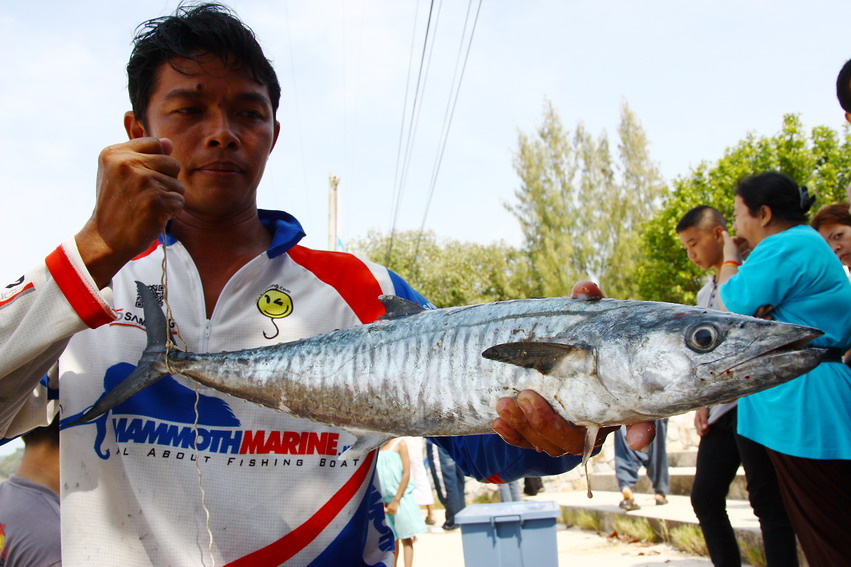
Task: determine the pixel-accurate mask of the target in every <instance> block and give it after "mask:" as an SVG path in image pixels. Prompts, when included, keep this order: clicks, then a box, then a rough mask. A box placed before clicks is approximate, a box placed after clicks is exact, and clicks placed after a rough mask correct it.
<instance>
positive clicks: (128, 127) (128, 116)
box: [124, 110, 148, 140]
mask: <svg viewBox="0 0 851 567" xmlns="http://www.w3.org/2000/svg"><path fill="white" fill-rule="evenodd" d="M124 130H125V131H126V132H127V137H128V138H129V139H131V140H135V139H136V138H144V137H145V136H147V135H148V134H147V132H145V125H144V124H142V122H141V120H136V114H135V113H134V112H133V111H132V110H129V111H127V112H125V113H124Z"/></svg>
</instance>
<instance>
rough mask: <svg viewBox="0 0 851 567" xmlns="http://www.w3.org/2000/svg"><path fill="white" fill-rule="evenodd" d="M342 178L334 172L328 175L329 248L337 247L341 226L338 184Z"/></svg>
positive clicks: (334, 248)
mask: <svg viewBox="0 0 851 567" xmlns="http://www.w3.org/2000/svg"><path fill="white" fill-rule="evenodd" d="M338 185H340V178H339V177H336V176H334V174H333V173H332V174H329V175H328V250H336V249H337V232H338V230H339V228H340V219H339V217H338V216H337V186H338Z"/></svg>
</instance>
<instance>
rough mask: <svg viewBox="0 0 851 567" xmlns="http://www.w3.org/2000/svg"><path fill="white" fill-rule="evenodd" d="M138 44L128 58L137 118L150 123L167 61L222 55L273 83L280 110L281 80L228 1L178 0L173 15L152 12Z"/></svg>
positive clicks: (275, 105)
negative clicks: (194, 0) (188, 1)
mask: <svg viewBox="0 0 851 567" xmlns="http://www.w3.org/2000/svg"><path fill="white" fill-rule="evenodd" d="M133 43H134V48H133V53H132V54H131V55H130V61H129V62H128V63H127V78H128V83H127V90H128V91H129V92H130V104H131V105H132V108H133V113H134V114H135V116H136V119H137V120H139V121H140V122H141V123H142V124H146V121H145V120H146V118H147V110H148V108H147V106H148V102H149V100H150V98H151V92H152V91H153V89H154V85H155V83H156V79H157V73H158V71H159V68H160V66H161V65H162V64H163V63H168V64H169V65H171V66H172V68H173V69H174V70H175V71H177V72H181V71H180V69H178V68H177V67H175V66H174V59H176V58H185V59H191V60H194V61H197V60H199V59H200V58H201V57H203V56H204V55H213V56H215V57H218V58H219V59H221V60H222V61H223V62H225V63H226V64H227V65H230V66H232V67H233V68H237V69H239V68H246V69H248V71H249V72H250V73H251V76H252V77H253V78H254V79H255V80H256V81H257V82H259V83H261V84H263V85H265V86H266V87H267V88H268V89H269V99H270V100H271V102H272V112H273V114H274V113H275V112H277V110H278V103H279V101H280V99H281V85H280V83H278V77H277V75H276V74H275V70H274V69H273V68H272V64H271V63H270V62H269V60H268V59H266V56H265V55H264V54H263V49H262V48H261V47H260V44H259V43H257V38H256V37H255V36H254V32H253V31H251V28H249V27H248V26H246V25H245V24H243V23H242V22H241V21H240V20H239V18H237V16H236V14H235V13H234V12H233V11H232V10H231V9H230V8H228V7H227V6H223V5H221V4H216V3H204V4H194V5H185V4H182V5H180V6H179V7H178V8H177V10H175V12H174V14H173V15H171V16H163V17H160V18H154V19H152V20H148V21H147V22H144V23H142V24H141V25H139V27H138V28H136V37H135V38H134V39H133Z"/></svg>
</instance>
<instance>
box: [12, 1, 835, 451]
mask: <svg viewBox="0 0 851 567" xmlns="http://www.w3.org/2000/svg"><path fill="white" fill-rule="evenodd" d="M175 5H176V2H174V1H173V0H167V1H162V0H161V1H157V2H154V1H146V0H137V1H134V2H115V1H111V0H110V1H87V0H80V1H76V2H60V1H58V0H51V1H47V2H37V3H34V2H26V3H25V2H6V3H4V5H3V8H2V10H0V69H2V73H3V80H2V88H0V183H2V187H3V201H4V205H3V207H0V237H2V241H3V242H4V243H5V247H4V250H3V256H2V259H3V261H2V262H0V281H4V280H5V281H12V280H14V279H17V277H18V276H19V275H20V274H21V273H22V272H24V271H25V270H27V269H28V268H30V267H31V266H34V265H35V264H37V263H38V262H40V261H41V259H42V258H43V257H44V256H45V255H46V254H47V253H48V252H49V251H50V250H52V249H53V248H54V247H55V246H56V245H57V244H58V243H59V242H60V241H62V240H63V239H65V238H67V237H69V236H71V235H72V234H74V233H75V232H76V231H77V230H79V228H80V227H81V226H82V224H83V223H84V222H85V220H86V219H87V218H88V216H89V214H90V213H91V210H92V207H93V204H94V180H95V173H96V164H97V155H98V152H99V151H100V150H101V148H103V147H105V146H107V145H110V144H114V143H119V142H122V141H124V140H125V134H124V131H123V127H122V115H123V113H124V111H125V110H127V109H128V108H129V104H128V102H127V96H126V77H125V75H124V70H123V69H124V64H125V63H126V60H127V56H128V55H129V51H130V39H131V37H132V33H133V30H134V28H135V26H136V25H137V24H138V23H140V22H141V21H143V20H145V19H147V18H151V17H156V16H159V15H162V14H165V13H168V12H170V11H172V10H173V8H174V7H175ZM229 5H231V6H232V7H233V8H234V9H235V10H236V11H237V12H238V13H239V15H240V16H241V17H242V19H243V20H245V21H246V22H247V23H248V24H249V25H250V26H251V27H253V28H254V30H255V32H256V33H257V35H258V37H259V38H260V40H261V43H262V45H263V46H264V49H265V50H266V52H267V55H268V56H269V58H270V59H272V61H273V63H274V65H275V67H276V69H277V71H278V74H279V78H280V80H281V83H282V86H283V99H282V104H281V109H280V110H279V113H278V118H279V120H280V121H281V123H282V134H281V138H280V141H279V143H278V146H277V147H276V149H275V150H274V152H273V154H272V157H271V158H270V162H269V165H268V166H267V170H266V171H267V173H266V176H265V178H264V181H263V183H262V185H261V188H260V192H259V202H260V205H261V206H262V207H265V208H282V209H285V210H287V211H289V212H291V213H293V214H295V215H296V216H297V217H298V218H299V219H300V220H302V222H303V224H304V225H305V228H306V229H307V232H308V237H307V240H306V244H307V245H309V246H314V247H318V248H321V247H324V246H325V243H326V227H327V217H326V214H327V186H328V176H329V174H331V173H333V174H335V175H337V176H339V177H340V179H341V182H340V207H341V236H342V237H343V239H344V240H349V239H352V238H357V237H362V236H364V235H365V234H366V233H367V231H369V230H371V229H375V230H380V231H383V232H388V231H389V230H390V227H391V224H392V218H393V202H394V194H395V193H394V191H395V187H396V183H395V181H394V180H395V179H396V168H397V153H398V152H399V147H400V145H399V138H400V131H401V129H402V125H403V115H404V116H408V115H407V114H405V113H404V106H403V103H404V101H405V90H406V84H407V80H408V78H407V77H408V72H409V69H410V66H409V61H410V55H411V46H412V43H413V44H414V46H415V47H414V49H415V52H416V56H415V60H418V57H419V53H420V50H421V48H422V40H423V34H424V30H425V22H426V18H427V14H428V11H429V7H430V4H429V2H427V1H426V0H420V1H416V0H395V1H391V0H380V1H379V0H345V1H343V0H309V1H308V0H275V1H271V0H269V1H266V0H250V1H249V0H244V1H234V2H230V3H229ZM475 8H476V4H474V5H473V6H472V10H473V11H475ZM438 9H439V19H437V20H436V24H435V23H433V24H432V25H433V26H436V32H435V35H434V37H435V38H436V39H435V43H434V51H433V52H432V54H431V57H430V61H431V64H430V66H429V74H428V78H427V81H426V83H425V92H424V95H423V97H422V99H421V103H420V112H421V114H420V117H419V122H418V128H417V130H416V132H417V135H416V138H415V140H414V145H413V151H412V153H411V160H410V166H409V170H408V175H407V182H406V184H405V185H404V189H403V193H402V198H401V204H400V207H399V211H400V213H399V216H398V219H397V223H396V226H397V228H399V229H403V230H407V229H418V228H419V227H420V225H421V224H422V222H423V212H424V209H425V206H426V201H427V195H428V193H429V191H430V187H431V184H430V179H431V176H432V171H433V168H434V163H435V160H436V156H437V153H438V150H439V148H440V143H439V140H440V131H441V126H442V125H443V116H444V113H445V109H446V106H447V100H448V98H449V96H450V85H451V81H452V77H453V72H454V69H455V65H456V60H457V54H458V51H459V46H461V45H463V44H462V40H461V38H462V31H463V24H464V18H465V15H466V14H467V11H468V3H467V2H461V1H460V0H443V2H442V3H440V2H439V1H436V2H435V4H434V10H435V12H438ZM849 15H851V4H849V3H848V2H847V1H845V0H832V1H819V0H814V1H811V2H806V3H802V2H793V1H788V0H771V1H769V0H736V1H732V0H716V1H712V2H708V1H697V0H645V1H642V2H635V1H633V0H612V1H607V0H598V1H590V0H583V1H579V0H565V1H560V2H556V1H540V0H528V1H523V2H519V1H514V2H511V1H508V0H484V1H483V2H482V7H481V12H480V15H479V19H478V24H477V27H476V31H475V35H474V38H473V43H472V47H471V49H470V55H469V59H468V61H467V66H466V71H465V74H464V76H463V82H462V84H461V90H460V94H459V97H458V103H457V107H456V109H455V113H454V119H453V122H452V125H451V130H450V133H449V136H448V141H447V143H446V149H445V154H444V157H443V160H442V165H441V168H440V171H439V176H438V178H437V183H436V184H435V185H434V194H433V199H432V203H431V206H430V208H429V212H428V217H427V218H426V221H425V227H426V228H427V229H431V230H434V231H435V232H436V233H437V234H438V235H440V236H442V237H447V238H454V239H458V240H462V241H475V242H481V243H487V242H493V241H497V240H504V241H506V242H508V243H509V244H512V245H519V244H520V242H521V235H520V230H519V227H518V225H517V223H516V221H515V220H514V218H513V217H512V216H511V215H510V213H508V212H507V211H506V210H505V206H504V205H505V203H507V202H511V201H512V199H513V196H514V191H515V190H516V189H517V188H518V185H519V180H518V177H517V175H516V174H515V172H514V170H513V167H512V156H513V152H514V151H515V150H516V148H517V133H518V131H519V130H522V131H526V132H530V131H532V130H533V129H534V128H535V127H536V125H537V124H538V123H539V121H540V118H541V111H542V106H543V102H544V99H545V98H549V99H550V100H552V102H553V104H554V106H555V108H556V109H557V111H558V112H559V114H560V115H561V117H562V120H563V121H564V123H565V124H566V125H568V126H573V125H575V124H576V123H577V122H579V121H581V122H583V123H584V124H585V126H586V128H587V129H588V130H589V131H590V132H592V133H594V134H600V133H601V132H603V131H605V132H607V133H608V135H609V137H610V140H614V138H615V136H616V127H617V121H618V117H619V113H620V107H621V104H622V103H623V102H624V101H626V102H627V103H628V104H629V105H630V106H631V108H632V110H633V111H634V113H635V114H636V115H637V117H638V119H639V120H640V121H641V123H642V125H643V127H644V129H645V131H646V133H647V136H648V138H649V140H650V144H651V145H650V152H651V155H652V157H653V159H654V160H655V161H656V162H657V164H658V165H659V167H660V170H661V171H662V173H663V174H664V176H665V177H666V178H667V179H669V180H670V179H673V178H675V177H677V176H680V175H685V174H687V173H688V171H689V169H690V168H691V167H692V166H695V165H697V164H698V163H699V162H701V161H703V160H715V159H717V158H718V157H720V156H721V155H722V154H723V151H724V149H725V148H726V147H728V146H731V145H733V144H735V143H736V142H737V141H738V140H740V139H741V138H742V137H743V136H744V135H745V134H746V133H747V132H756V133H759V134H764V135H770V134H773V133H775V132H777V131H778V130H779V129H780V125H781V119H782V116H783V114H784V113H787V112H796V113H800V114H801V117H802V119H803V122H804V124H805V125H806V126H807V127H812V126H816V125H827V126H831V127H833V128H837V129H838V128H839V127H840V126H841V125H842V123H843V115H842V112H841V110H840V109H839V106H838V104H837V102H836V99H835V96H834V81H835V77H836V73H837V71H838V69H839V68H840V67H841V65H842V63H843V62H844V61H845V60H846V59H848V58H851V45H849V43H848V41H847V40H846V38H847V36H848V32H847V30H846V27H847V25H848V24H847V23H846V22H848V21H849V18H848V16H849ZM467 33H468V34H469V28H468V31H467ZM467 37H468V36H467ZM416 70H417V67H416V65H415V66H414V69H413V70H412V72H413V73H416ZM410 96H412V95H410V94H409V97H410ZM409 104H410V99H409ZM406 120H407V119H406ZM0 451H2V449H0Z"/></svg>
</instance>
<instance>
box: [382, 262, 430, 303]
mask: <svg viewBox="0 0 851 567" xmlns="http://www.w3.org/2000/svg"><path fill="white" fill-rule="evenodd" d="M387 272H388V273H389V274H390V281H392V282H393V289H394V290H395V291H396V295H397V296H399V297H401V298H402V299H407V300H408V301H413V302H414V303H416V304H417V305H419V306H421V307H425V308H426V309H434V305H432V304H431V303H430V302H429V300H428V299H426V298H425V297H423V296H422V294H420V292H418V291H417V290H415V289H414V288H412V287H411V284H409V283H408V282H406V281H405V280H403V279H402V278H401V277H400V276H399V274H397V273H396V272H394V271H393V270H390V269H389V268H388V269H387Z"/></svg>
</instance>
